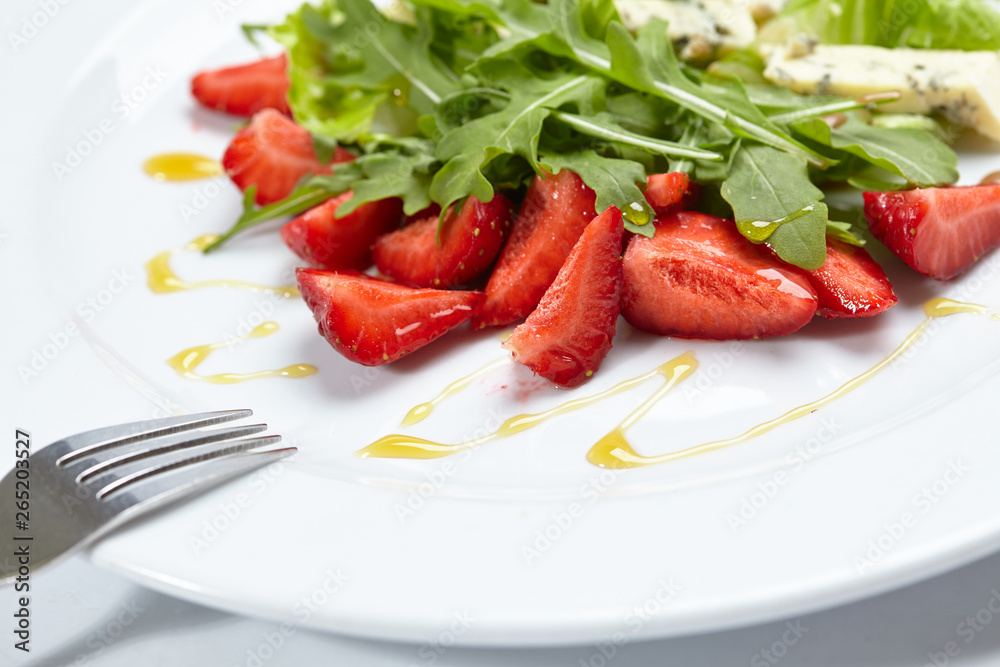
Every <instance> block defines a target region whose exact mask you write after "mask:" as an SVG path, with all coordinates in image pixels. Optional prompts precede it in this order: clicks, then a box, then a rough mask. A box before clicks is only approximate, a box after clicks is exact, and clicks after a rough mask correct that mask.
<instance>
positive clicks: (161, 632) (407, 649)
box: [0, 555, 1000, 667]
mask: <svg viewBox="0 0 1000 667" xmlns="http://www.w3.org/2000/svg"><path fill="white" fill-rule="evenodd" d="M991 600H994V602H993V603H992V606H993V608H994V609H1000V555H997V556H992V557H990V558H986V559H984V560H982V561H979V562H977V563H974V564H972V565H969V566H966V567H964V568H962V569H960V570H957V571H954V572H951V573H949V574H946V575H942V576H939V577H936V578H934V579H932V580H929V581H926V582H924V583H921V584H918V585H915V586H910V587H908V588H905V589H902V590H899V591H895V592H893V593H888V594H885V595H881V596H878V597H876V598H872V599H870V600H866V601H864V602H859V603H856V604H851V605H847V606H844V607H839V608H836V609H831V610H829V611H826V612H821V613H817V614H811V615H807V616H803V617H801V618H797V619H790V620H789V621H788V623H791V625H792V627H796V624H797V627H798V630H799V634H801V638H800V639H799V640H798V641H797V642H796V643H795V644H794V645H789V646H788V647H787V650H785V651H784V655H783V656H782V657H781V658H780V659H778V658H776V657H772V661H771V662H768V660H767V657H766V656H765V655H764V654H763V653H762V651H763V650H766V649H768V648H769V647H771V646H772V645H773V644H774V643H775V642H781V641H782V636H783V635H787V637H788V638H789V639H792V638H794V637H795V635H794V634H792V633H788V629H789V625H788V624H786V622H774V623H767V624H764V625H758V626H754V627H749V628H744V629H740V630H733V631H730V632H721V633H714V634H708V635H700V636H695V637H686V638H679V639H669V640H662V641H649V642H638V643H633V644H629V645H626V646H624V647H622V648H621V649H619V650H618V651H617V652H616V653H615V654H614V655H613V656H612V657H611V659H610V660H602V658H603V656H601V654H600V652H599V650H598V649H597V648H596V647H595V646H593V645H590V646H586V645H585V646H575V647H563V648H552V649H525V650H516V649H515V650H511V649H502V650H501V649H468V648H445V647H443V646H442V647H441V649H440V651H435V650H434V649H432V648H430V647H428V646H418V645H409V644H393V643H386V642H372V641H366V640H359V639H353V638H350V637H342V636H337V635H332V634H323V633H319V632H313V631H309V630H303V629H291V630H290V631H288V632H286V634H285V635H282V634H281V632H280V629H279V627H278V626H277V624H275V623H272V622H269V621H263V620H257V619H252V618H244V617H240V616H233V615H231V614H228V613H224V612H219V611H215V610H213V609H209V608H206V607H201V606H198V605H194V604H190V603H187V602H183V601H180V600H176V599H174V598H170V597H167V596H164V595H161V594H159V593H155V592H153V591H150V590H148V589H145V588H142V587H140V586H136V585H134V584H132V583H130V582H129V581H127V580H124V579H122V578H120V577H118V576H116V575H113V574H111V573H108V572H106V571H104V570H101V569H99V568H96V567H94V566H93V565H91V564H90V563H89V562H87V561H86V560H85V559H84V558H83V557H75V558H73V559H71V560H70V561H68V562H66V563H64V564H63V565H61V566H59V567H56V568H54V569H52V570H49V571H47V572H42V573H39V574H38V575H37V576H36V577H35V578H34V596H33V603H32V604H33V607H32V615H33V630H32V640H31V646H32V652H31V654H30V656H26V655H24V654H22V653H20V652H17V651H14V650H13V649H12V643H13V642H12V640H11V639H10V634H9V633H10V629H9V628H8V627H6V626H11V622H10V614H11V612H12V610H13V609H14V600H13V599H12V591H11V589H10V588H6V589H4V590H3V591H2V592H0V618H3V619H7V620H5V621H2V622H0V630H2V632H0V637H4V640H3V643H2V646H0V664H4V665H7V664H11V665H35V666H37V667H42V666H44V667H62V666H64V665H65V666H68V665H91V666H93V667H136V666H142V667H158V666H164V667H166V666H173V665H185V666H187V665H192V666H199V667H200V666H202V665H212V666H218V667H236V666H240V667H263V666H264V665H266V666H267V667H293V666H294V667H299V666H301V665H330V664H332V665H350V666H352V667H384V666H389V665H394V666H402V667H411V666H417V667H429V666H430V665H439V666H440V667H458V666H461V667H493V666H496V665H518V667H540V666H543V665H545V666H547V665H565V666H566V667H578V666H580V665H588V664H590V665H597V666H599V665H614V666H615V667H653V666H654V665H655V666H656V667H662V666H672V665H683V666H684V667H721V666H727V665H751V667H755V666H764V665H775V664H780V665H782V667H795V666H798V665H822V666H829V667H834V666H843V667H847V666H851V667H896V666H902V665H913V666H916V667H922V666H924V665H934V664H935V662H933V661H932V656H933V657H934V658H936V659H937V664H938V665H946V664H947V665H957V666H959V667H987V666H990V665H1000V613H993V612H992V611H989V606H990V601H991ZM984 610H985V611H984ZM977 615H979V617H980V620H982V621H987V619H989V620H988V622H986V623H984V624H982V625H971V624H969V622H968V621H966V620H965V619H966V617H967V616H972V617H973V622H975V621H974V619H975V617H976V616H977ZM962 623H965V625H961V624H962ZM976 627H979V628H981V629H980V630H978V631H977V630H976V629H975V628H976ZM112 635H116V636H114V637H112ZM269 639H270V642H271V643H273V644H275V645H277V646H278V648H277V649H276V650H273V651H272V650H271V649H270V644H269ZM967 640H968V641H967ZM950 642H954V645H952V646H949V643H950ZM948 648H950V649H951V651H952V653H953V654H954V655H953V656H952V657H949V656H947V655H946V653H945V651H946V649H948ZM778 652H779V653H780V652H782V649H781V648H779V650H778ZM581 661H582V662H581Z"/></svg>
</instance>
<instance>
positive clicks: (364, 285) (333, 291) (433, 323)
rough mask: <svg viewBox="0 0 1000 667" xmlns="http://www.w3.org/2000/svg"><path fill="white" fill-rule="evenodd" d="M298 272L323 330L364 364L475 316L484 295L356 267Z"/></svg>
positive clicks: (407, 349) (383, 360)
mask: <svg viewBox="0 0 1000 667" xmlns="http://www.w3.org/2000/svg"><path fill="white" fill-rule="evenodd" d="M296 276H297V278H298V282H299V289H300V290H301V291H302V298H303V299H305V302H306V305H307V306H309V309H310V310H312V313H313V317H315V318H316V321H317V322H318V323H319V332H320V333H321V334H322V335H323V337H324V338H326V339H327V341H329V342H330V344H331V345H332V346H333V348H334V349H335V350H337V351H338V352H340V353H341V354H342V355H344V356H345V357H347V358H348V359H350V360H351V361H356V362H357V363H359V364H364V365H365V366H379V365H382V364H387V363H389V362H391V361H395V360H396V359H399V358H400V357H403V356H405V355H407V354H409V353H411V352H413V351H414V350H417V349H420V348H421V347H423V346H424V345H427V344H428V343H430V342H431V341H432V340H434V339H436V338H438V337H439V336H441V335H442V334H444V333H446V332H448V331H449V330H451V329H454V328H455V327H457V326H458V325H459V324H461V323H462V322H465V321H466V320H468V319H469V318H470V317H472V314H473V313H474V312H475V311H476V309H477V308H478V307H479V304H480V303H482V300H483V293H482V292H473V291H460V290H437V289H416V288H413V287H406V286H404V285H399V284H396V283H391V282H388V281H386V280H380V279H378V278H372V277H370V276H366V275H365V274H363V273H357V272H354V271H347V272H342V273H336V272H333V271H320V270H319V269H298V270H297V271H296Z"/></svg>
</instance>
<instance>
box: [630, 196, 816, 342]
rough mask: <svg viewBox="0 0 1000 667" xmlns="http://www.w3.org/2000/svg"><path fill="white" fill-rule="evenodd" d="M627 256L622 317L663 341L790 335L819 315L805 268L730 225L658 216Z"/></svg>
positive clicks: (686, 215)
mask: <svg viewBox="0 0 1000 667" xmlns="http://www.w3.org/2000/svg"><path fill="white" fill-rule="evenodd" d="M653 224H654V225H655V228H656V233H655V234H654V236H653V237H652V238H646V237H644V236H635V237H633V239H632V241H631V242H630V243H629V246H628V250H626V252H625V257H624V259H623V262H622V264H623V269H624V283H623V285H622V315H623V316H624V317H625V319H626V320H627V321H628V322H629V323H630V324H631V325H632V326H634V327H636V328H637V329H642V330H643V331H648V332H650V333H655V334H660V335H663V336H677V337H679V338H707V339H710V340H730V339H745V338H764V337H766V336H780V335H784V334H789V333H792V332H793V331H795V330H796V329H798V328H799V327H801V326H803V325H804V324H806V323H807V322H808V321H809V320H810V319H812V316H813V314H814V313H815V312H816V292H815V291H813V288H812V287H811V286H810V285H809V281H808V280H806V278H805V276H804V275H803V274H802V273H801V272H800V270H799V269H797V268H795V267H793V266H791V265H789V264H786V263H784V262H782V261H781V260H780V259H778V258H776V257H774V256H773V255H772V254H771V252H770V250H768V248H767V246H762V245H755V244H753V243H751V242H750V241H748V240H747V239H745V238H744V237H743V236H742V235H741V234H740V233H739V231H738V230H737V229H736V225H735V224H733V223H732V222H731V221H729V220H723V219H721V218H716V217H713V216H710V215H704V214H702V213H693V212H679V213H673V214H671V215H668V216H666V217H662V218H657V219H656V221H654V223H653Z"/></svg>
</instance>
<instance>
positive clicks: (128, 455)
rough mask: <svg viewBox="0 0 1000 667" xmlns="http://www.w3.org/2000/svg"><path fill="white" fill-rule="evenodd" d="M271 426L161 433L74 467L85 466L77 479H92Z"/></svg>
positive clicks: (94, 454)
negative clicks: (142, 461) (174, 452)
mask: <svg viewBox="0 0 1000 667" xmlns="http://www.w3.org/2000/svg"><path fill="white" fill-rule="evenodd" d="M266 430H267V424H249V425H245V426H229V427H226V428H218V429H212V430H207V431H194V432H191V431H185V432H182V433H172V434H170V435H166V436H159V437H156V438H152V439H143V440H139V441H137V442H132V443H129V444H128V445H118V446H115V447H113V448H109V449H106V450H103V451H100V452H94V453H92V454H91V455H90V456H88V457H87V458H85V459H82V460H81V459H77V460H75V461H73V462H72V463H71V465H70V467H73V466H75V467H78V468H81V469H82V470H81V472H80V474H78V475H77V477H76V481H77V483H79V484H84V483H86V482H87V481H88V480H90V479H91V478H93V477H96V476H98V475H102V474H104V473H106V472H107V471H109V470H112V469H114V468H117V467H118V466H121V465H125V464H127V463H133V462H135V461H141V460H142V459H146V458H149V457H151V456H158V455H160V454H166V453H167V452H172V451H176V450H179V449H188V448H191V447H197V446H199V445H205V444H208V443H212V442H219V441H221V440H235V439H236V438H242V437H245V436H248V435H253V434H254V433H260V432H261V431H266Z"/></svg>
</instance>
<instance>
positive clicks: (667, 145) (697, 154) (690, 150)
mask: <svg viewBox="0 0 1000 667" xmlns="http://www.w3.org/2000/svg"><path fill="white" fill-rule="evenodd" d="M552 117H553V118H555V119H557V120H560V121H562V122H563V123H566V124H567V125H569V126H570V127H572V128H573V129H574V130H577V131H578V132H581V133H583V134H586V135H588V136H591V137H595V138H597V139H607V140H608V141H615V142H619V143H622V144H625V145H627V146H634V147H635V148H639V149H642V150H646V151H649V152H650V153H659V154H660V155H669V156H673V157H681V158H689V159H694V160H708V161H710V162H721V161H722V160H723V159H724V158H723V156H722V155H721V154H719V153H716V152H714V151H706V150H703V149H700V148H694V147H692V146H686V145H684V144H679V143H676V142H673V141H664V140H662V139H654V138H652V137H645V136H642V135H641V134H636V133H635V132H630V131H629V130H626V129H625V128H624V127H622V126H621V125H619V124H618V123H616V122H615V121H614V120H613V119H612V118H611V116H610V114H607V113H600V114H595V115H593V116H591V117H589V118H585V117H583V116H578V115H576V114H571V113H565V112H563V111H553V112H552Z"/></svg>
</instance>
